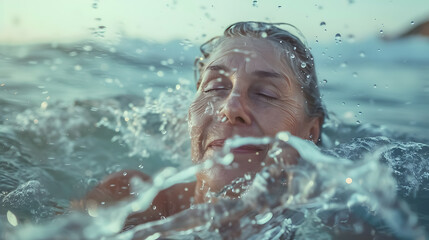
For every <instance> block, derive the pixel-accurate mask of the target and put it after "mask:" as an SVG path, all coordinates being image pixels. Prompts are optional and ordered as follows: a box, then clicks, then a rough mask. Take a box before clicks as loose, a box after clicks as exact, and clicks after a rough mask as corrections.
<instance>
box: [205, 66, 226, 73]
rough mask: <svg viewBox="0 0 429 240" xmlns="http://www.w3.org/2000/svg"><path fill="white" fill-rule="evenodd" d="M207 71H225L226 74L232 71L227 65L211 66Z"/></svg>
mask: <svg viewBox="0 0 429 240" xmlns="http://www.w3.org/2000/svg"><path fill="white" fill-rule="evenodd" d="M207 69H208V70H211V71H220V70H223V71H225V72H229V71H230V69H229V68H228V67H227V66H225V65H210V66H209V67H208V68H207Z"/></svg>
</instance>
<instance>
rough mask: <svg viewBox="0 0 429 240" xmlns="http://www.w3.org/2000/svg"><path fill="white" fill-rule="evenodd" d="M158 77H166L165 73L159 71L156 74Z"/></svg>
mask: <svg viewBox="0 0 429 240" xmlns="http://www.w3.org/2000/svg"><path fill="white" fill-rule="evenodd" d="M156 75H157V76H158V77H164V72H163V71H158V72H157V73H156Z"/></svg>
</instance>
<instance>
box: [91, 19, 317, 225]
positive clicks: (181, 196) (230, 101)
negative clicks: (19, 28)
mask: <svg viewBox="0 0 429 240" xmlns="http://www.w3.org/2000/svg"><path fill="white" fill-rule="evenodd" d="M278 25H280V24H269V23H262V22H239V23H235V24H233V25H231V26H230V27H228V28H227V29H226V30H225V32H224V35H223V36H220V37H216V38H213V39H211V40H210V41H208V42H206V43H205V44H203V45H202V46H201V51H202V54H203V56H202V57H201V58H199V59H197V61H196V67H197V71H198V73H199V78H198V82H197V93H196V97H195V100H194V101H193V102H192V104H191V106H190V108H189V117H188V121H189V122H188V123H189V130H190V134H191V150H192V161H193V162H195V163H200V162H204V161H206V160H208V159H212V158H213V157H214V156H215V155H216V154H217V153H218V152H220V151H221V149H222V148H223V146H224V144H225V141H226V140H227V139H229V138H231V137H233V136H240V137H263V136H274V135H276V134H277V133H278V132H281V131H288V132H290V133H291V134H293V135H295V136H298V137H300V138H303V139H308V140H309V141H312V142H314V143H315V144H318V143H320V135H321V125H322V123H323V120H324V116H325V113H324V109H323V107H322V103H321V99H320V94H319V89H318V87H317V78H316V74H315V69H314V61H313V57H312V55H311V53H310V50H309V49H308V48H306V46H305V45H304V44H303V43H302V41H301V40H300V39H299V38H297V37H296V36H294V35H292V34H291V33H290V32H288V31H285V30H282V29H280V28H278V27H277V26H278ZM288 26H289V25H288ZM289 27H290V26H289ZM268 149H269V146H268V145H244V146H241V147H238V148H233V149H231V153H233V154H234V159H233V162H232V163H231V164H230V165H228V166H225V165H222V164H216V163H215V164H214V165H213V166H212V167H211V168H210V169H207V170H204V171H201V172H199V173H197V181H196V182H194V183H181V184H177V185H174V186H173V187H171V188H168V189H166V190H164V191H161V192H160V193H159V194H158V196H157V197H156V198H155V199H154V201H153V203H152V205H153V206H152V207H151V208H149V209H148V210H146V211H145V212H143V213H136V214H134V215H132V216H130V217H129V218H128V220H127V223H126V227H131V226H133V225H135V224H140V223H144V222H148V221H153V220H157V219H160V218H161V217H167V216H170V215H173V214H175V213H178V212H180V211H181V210H183V209H186V208H189V206H190V204H191V202H193V203H204V202H206V201H207V200H208V199H207V197H206V196H208V194H207V193H208V192H219V191H221V190H222V189H223V188H224V187H225V186H226V185H228V184H230V183H231V182H232V181H233V180H234V179H236V178H239V177H242V176H244V175H245V174H252V173H256V172H258V171H260V170H261V169H262V167H263V166H264V165H266V164H269V163H270V161H271V160H270V158H269V157H267V151H268ZM125 172H126V174H124V172H120V173H117V174H114V175H112V176H110V177H109V178H107V179H106V180H105V181H104V182H102V183H101V184H100V185H99V186H97V187H96V188H95V189H94V190H93V191H91V192H90V193H89V194H88V195H87V197H86V203H89V202H91V203H92V204H94V203H95V204H99V203H100V202H107V203H114V202H116V201H118V200H121V199H124V198H127V197H129V196H130V190H129V188H128V187H129V181H130V179H131V178H132V177H136V176H137V177H140V178H141V179H143V180H145V181H150V178H149V177H148V176H146V175H144V174H143V173H140V172H137V171H125ZM229 195H230V196H232V197H234V196H236V195H234V194H233V193H229ZM106 205H108V204H106Z"/></svg>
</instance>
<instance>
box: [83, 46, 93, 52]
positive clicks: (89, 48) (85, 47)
mask: <svg viewBox="0 0 429 240" xmlns="http://www.w3.org/2000/svg"><path fill="white" fill-rule="evenodd" d="M83 50H84V51H87V52H89V51H92V47H91V46H90V45H85V46H83Z"/></svg>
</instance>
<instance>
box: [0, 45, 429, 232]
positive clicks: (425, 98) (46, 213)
mask: <svg viewBox="0 0 429 240" xmlns="http://www.w3.org/2000/svg"><path fill="white" fill-rule="evenodd" d="M340 40H341V39H340ZM311 45H312V48H313V52H314V55H315V59H316V64H317V67H318V74H319V81H320V84H319V85H320V88H321V91H322V94H323V99H324V101H325V104H326V106H327V108H328V110H329V111H330V112H332V113H331V117H330V119H329V120H327V122H326V124H325V127H324V138H323V141H324V146H323V147H322V148H321V149H320V150H319V149H318V148H316V147H314V146H313V145H312V144H310V143H308V142H305V141H302V140H300V139H296V138H293V137H292V136H289V135H286V133H282V134H281V135H279V136H278V137H277V138H275V139H234V140H233V141H232V142H231V143H230V144H238V145H240V144H244V143H246V142H247V141H256V142H258V141H269V142H271V143H279V144H280V143H281V144H284V145H285V146H289V147H290V146H292V147H293V148H295V149H296V150H298V152H299V153H300V155H301V160H300V161H299V163H298V165H296V166H293V167H291V166H282V164H281V163H279V164H277V165H274V166H271V167H267V168H265V169H264V170H263V171H262V172H260V173H258V174H257V176H256V177H255V180H254V181H253V182H252V181H249V182H248V186H247V187H246V189H245V190H246V191H247V192H246V194H245V195H244V196H243V197H242V198H241V199H238V200H230V199H221V200H219V201H218V202H217V203H215V204H207V205H196V206H194V207H193V208H192V209H190V210H187V211H184V212H182V213H180V214H178V215H175V216H173V217H170V218H167V219H165V220H161V221H158V222H153V223H148V224H144V225H140V226H137V227H136V228H134V229H133V230H130V231H127V232H123V233H119V234H118V232H119V231H120V230H121V228H122V225H123V222H124V220H125V218H126V216H127V215H128V214H129V213H130V212H131V211H133V210H136V209H144V208H146V207H148V205H149V204H150V201H151V196H152V195H153V194H151V193H156V192H157V191H158V190H160V189H163V188H165V187H168V186H169V185H171V184H172V183H175V182H180V181H183V182H186V181H192V180H193V175H194V173H195V171H198V168H200V167H201V168H203V167H205V166H192V165H191V162H190V149H189V137H188V130H187V122H186V116H187V108H188V105H189V103H190V101H191V100H192V97H193V94H194V92H195V90H194V80H193V70H192V63H193V60H194V58H195V57H196V56H198V52H197V50H196V47H195V46H193V45H192V44H191V43H190V42H189V41H177V42H172V43H169V44H153V43H146V42H142V41H139V40H131V39H128V40H123V41H122V42H120V43H119V44H115V45H112V44H110V45H109V44H100V43H94V42H86V43H77V44H70V45H61V44H60V45H35V46H22V47H12V48H11V47H7V48H6V47H0V53H1V55H0V103H1V105H2V107H1V108H0V191H1V193H0V194H1V195H0V198H1V202H2V207H1V212H0V214H1V217H0V230H1V238H6V239H50V238H51V239H61V238H62V236H67V237H68V238H69V239H102V238H103V237H104V238H105V239H132V238H133V237H134V238H137V239H144V238H148V239H158V238H167V239H210V238H223V239H292V238H294V239H315V238H317V239H331V238H339V239H342V238H350V235H353V234H361V235H362V236H363V235H364V234H367V235H365V237H362V238H365V239H366V238H370V237H372V236H382V237H383V236H393V237H394V238H399V239H424V238H425V231H427V228H426V229H425V227H427V226H428V225H429V208H428V205H427V203H428V202H429V162H428V161H429V160H428V159H429V146H428V142H429V141H428V137H427V136H428V134H429V130H428V129H429V122H428V121H427V119H429V114H428V111H427V105H428V103H429V77H428V76H429V68H427V66H429V57H428V55H427V52H428V50H429V41H427V40H424V39H410V40H405V41H400V42H391V43H385V42H381V41H378V40H368V41H367V42H359V43H357V42H356V43H351V42H350V41H347V39H342V41H338V39H337V43H336V44H331V45H319V44H318V43H313V44H311ZM279 149H283V151H284V150H285V149H284V148H279ZM279 149H273V150H272V151H271V154H272V156H273V157H276V156H278V154H281V152H282V151H281V150H279ZM220 160H225V159H222V158H220ZM165 167H168V168H167V169H165V170H164V171H162V169H163V168H165ZM282 167H283V169H286V170H285V171H279V169H282ZM122 169H140V170H141V171H143V172H145V173H147V174H150V175H152V176H153V177H157V179H158V180H159V181H158V183H159V184H158V185H153V186H150V185H141V184H140V185H139V184H136V186H135V191H136V192H138V193H139V197H138V198H137V199H136V200H135V201H134V202H131V203H128V204H125V203H124V204H123V205H120V206H117V207H114V208H110V209H107V210H100V209H98V211H97V213H96V214H95V215H97V216H96V217H94V216H95V215H94V213H92V215H93V216H92V217H91V216H88V215H84V214H78V213H74V212H71V211H70V210H69V209H68V203H69V201H70V200H71V199H77V198H80V197H82V196H84V195H85V193H86V192H87V191H89V190H90V189H92V188H93V187H94V186H95V185H96V184H97V183H98V182H99V181H100V180H101V179H103V177H105V176H106V175H108V174H110V173H114V172H117V171H119V170H122ZM285 174H286V175H288V176H294V177H293V180H290V179H289V178H285V177H284V175H285ZM273 179H274V180H276V181H273ZM247 180H248V179H247ZM240 186H241V185H240ZM285 186H287V187H285ZM232 187H233V188H234V186H232ZM241 190H243V189H241ZM237 229H240V231H237ZM368 234H369V235H368Z"/></svg>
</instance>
